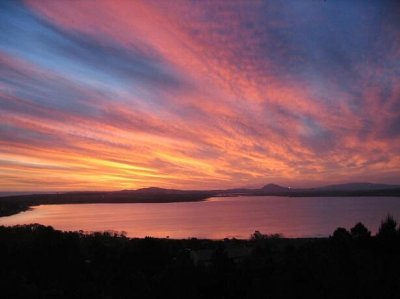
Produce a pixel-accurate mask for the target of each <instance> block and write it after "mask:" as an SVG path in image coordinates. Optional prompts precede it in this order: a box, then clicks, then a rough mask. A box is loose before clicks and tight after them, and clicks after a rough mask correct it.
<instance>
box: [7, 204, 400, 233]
mask: <svg viewBox="0 0 400 299" xmlns="http://www.w3.org/2000/svg"><path fill="white" fill-rule="evenodd" d="M388 213H390V214H391V215H392V216H394V217H395V219H397V220H400V198H399V197H278V196H241V197H213V198H210V199H208V200H206V201H202V202H184V203H147V204H145V203H127V204H69V205H42V206H37V207H33V209H32V210H31V211H27V212H23V213H19V214H16V215H12V216H8V217H2V218H0V225H16V224H29V223H40V224H44V225H51V226H53V227H54V228H56V229H60V230H67V231H69V230H83V231H105V230H113V231H119V232H120V231H125V232H126V233H127V235H128V236H130V237H145V236H153V237H166V236H169V237H170V238H188V237H197V238H210V239H222V238H226V237H228V238H232V237H235V238H241V239H247V238H249V236H250V235H251V234H252V233H253V232H254V231H255V230H258V231H260V232H262V233H268V234H271V233H281V234H283V235H284V236H285V237H323V236H329V235H331V234H332V233H333V231H334V230H335V229H336V228H337V227H339V226H342V227H345V228H347V229H350V228H351V227H353V226H354V224H355V223H356V222H358V221H361V222H362V223H364V224H365V225H366V226H367V227H368V228H369V229H370V230H371V231H372V232H373V233H375V232H376V231H377V229H378V227H379V224H380V222H381V220H382V219H383V218H385V217H386V215H387V214H388Z"/></svg>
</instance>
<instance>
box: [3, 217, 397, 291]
mask: <svg viewBox="0 0 400 299" xmlns="http://www.w3.org/2000/svg"><path fill="white" fill-rule="evenodd" d="M0 265H1V266H0V285H1V288H0V297H1V298H30V299H31V298H32V299H34V298H61V299H62V298H71V299H73V298H99V299H102V298H110V299H112V298H307V299H308V298H340V299H346V298H398V297H399V294H400V272H399V271H398V269H399V267H400V234H399V232H398V230H397V227H396V223H395V222H394V221H393V219H391V218H388V220H386V221H385V223H384V224H383V225H382V226H381V229H380V232H379V234H378V236H376V237H371V236H370V234H369V231H368V230H367V229H366V228H365V227H364V226H363V225H362V224H357V225H356V226H355V227H354V228H353V229H352V230H351V231H350V232H349V231H347V230H345V229H343V228H339V229H337V230H336V231H335V232H334V234H333V236H332V237H330V238H326V239H283V238H279V237H278V236H265V235H262V234H261V233H259V232H256V233H254V234H253V235H252V237H251V239H250V240H247V241H245V240H235V239H229V240H223V241H210V240H197V239H187V240H169V239H154V238H144V239H129V238H126V237H125V236H124V235H120V234H116V233H93V234H83V233H78V232H60V231H56V230H54V229H52V228H51V227H45V226H41V225H37V224H33V225H26V226H16V227H1V226H0Z"/></svg>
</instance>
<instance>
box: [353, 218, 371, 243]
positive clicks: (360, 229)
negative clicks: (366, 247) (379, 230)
mask: <svg viewBox="0 0 400 299" xmlns="http://www.w3.org/2000/svg"><path fill="white" fill-rule="evenodd" d="M350 232H351V236H352V237H353V238H354V239H356V240H366V239H368V238H369V237H371V232H370V231H369V230H368V229H367V228H366V227H365V225H364V224H362V223H361V222H358V223H357V224H356V225H355V226H354V227H353V228H352V229H351V230H350Z"/></svg>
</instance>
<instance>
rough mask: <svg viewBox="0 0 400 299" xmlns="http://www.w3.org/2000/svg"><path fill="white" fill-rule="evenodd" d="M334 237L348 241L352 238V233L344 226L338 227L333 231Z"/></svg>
mask: <svg viewBox="0 0 400 299" xmlns="http://www.w3.org/2000/svg"><path fill="white" fill-rule="evenodd" d="M332 237H333V239H334V240H337V241H348V240H351V234H350V233H349V231H348V230H347V229H345V228H343V227H338V228H337V229H336V230H335V231H334V232H333V236H332Z"/></svg>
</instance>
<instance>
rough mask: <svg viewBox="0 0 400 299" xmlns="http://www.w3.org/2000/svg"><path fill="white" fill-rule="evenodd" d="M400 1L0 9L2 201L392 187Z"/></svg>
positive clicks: (399, 172) (397, 178) (398, 146)
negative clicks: (146, 191)
mask: <svg viewBox="0 0 400 299" xmlns="http://www.w3.org/2000/svg"><path fill="white" fill-rule="evenodd" d="M399 16H400V1H397V0H376V1H369V0H359V1H357V0H354V1H349V0H326V1H322V0H281V1H279V0H274V1H272V0H271V1H214V0H211V1H163V0H160V1H151V0H150V1H149V0H146V1H136V0H135V1H115V0H112V1H111V0H110V1H99V0H96V1H90V0H85V1H76V0H72V1H61V0H49V1H46V0H40V1H39V0H32V1H23V2H22V1H4V0H2V1H0V191H33V190H118V189H136V188H141V187H148V186H158V187H165V188H180V189H207V188H210V189H211V188H228V187H242V186H261V185H263V184H265V183H270V182H275V183H279V184H284V185H291V186H314V185H322V184H326V183H339V182H350V181H370V182H380V183H392V184H396V183H400V17H399Z"/></svg>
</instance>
